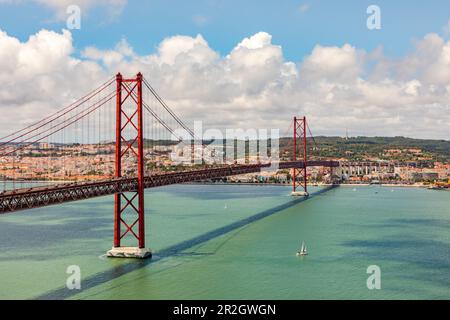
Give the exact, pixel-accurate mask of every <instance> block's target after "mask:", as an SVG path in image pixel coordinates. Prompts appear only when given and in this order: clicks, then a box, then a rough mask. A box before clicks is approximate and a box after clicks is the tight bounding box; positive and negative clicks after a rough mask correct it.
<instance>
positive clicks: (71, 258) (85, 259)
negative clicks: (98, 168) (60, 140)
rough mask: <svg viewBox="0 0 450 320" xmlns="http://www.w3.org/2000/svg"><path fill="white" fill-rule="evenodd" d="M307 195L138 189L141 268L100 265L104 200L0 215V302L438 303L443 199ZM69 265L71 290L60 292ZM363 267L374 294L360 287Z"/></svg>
mask: <svg viewBox="0 0 450 320" xmlns="http://www.w3.org/2000/svg"><path fill="white" fill-rule="evenodd" d="M319 190H320V189H319V188H315V189H312V193H313V195H312V196H311V197H310V198H309V199H308V200H306V201H301V200H300V199H297V198H293V197H291V196H290V195H289V193H290V188H289V187H283V186H256V185H253V186H252V185H250V186H246V185H176V186H169V187H163V188H158V189H152V190H148V191H146V198H145V204H146V228H147V245H148V246H149V247H150V248H152V251H153V252H154V256H153V258H152V259H151V260H130V259H111V258H106V257H105V256H104V254H105V252H106V251H107V250H108V249H110V248H111V245H112V236H113V235H112V230H113V198H112V197H103V198H97V199H92V200H88V201H81V202H73V203H68V204H64V205H58V206H52V207H47V208H40V209H34V210H28V211H22V212H17V213H11V214H6V215H0V299H449V298H450V192H448V191H432V190H426V189H418V188H391V187H380V186H369V187H367V186H366V187H363V186H361V187H349V186H342V187H339V188H334V189H331V190H328V191H326V192H318V191H319ZM317 192H318V193H317ZM302 241H305V242H306V244H307V246H308V251H309V255H308V256H306V257H297V256H296V251H297V250H298V249H299V246H300V244H301V242H302ZM70 265H77V266H79V267H80V270H81V290H76V289H75V290H69V289H67V288H66V287H65V283H66V279H67V277H68V276H69V275H68V274H67V273H66V269H67V267H68V266H70ZM370 265H377V266H379V267H380V269H381V290H369V289H368V288H367V286H366V280H367V278H368V276H369V275H368V274H367V272H366V271H367V267H368V266H370Z"/></svg>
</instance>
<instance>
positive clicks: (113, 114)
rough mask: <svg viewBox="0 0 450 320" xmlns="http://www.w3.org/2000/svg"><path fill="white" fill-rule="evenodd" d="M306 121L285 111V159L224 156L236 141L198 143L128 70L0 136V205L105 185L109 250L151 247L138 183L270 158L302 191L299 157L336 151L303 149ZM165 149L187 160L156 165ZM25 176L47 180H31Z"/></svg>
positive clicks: (186, 177) (71, 195) (251, 167)
mask: <svg viewBox="0 0 450 320" xmlns="http://www.w3.org/2000/svg"><path fill="white" fill-rule="evenodd" d="M308 130H309V126H308V124H307V122H306V118H305V117H302V118H297V117H295V118H294V121H293V138H294V139H293V150H292V155H291V160H290V161H274V160H273V159H272V158H271V157H269V156H268V157H264V156H263V155H262V154H261V152H260V151H261V150H260V149H258V150H256V157H255V160H254V161H253V163H252V161H250V160H249V155H248V153H249V152H247V155H246V157H245V159H244V160H243V163H238V161H237V160H239V159H237V157H236V155H234V156H233V157H231V158H230V157H229V155H228V152H227V148H231V149H232V150H234V149H235V148H236V141H231V145H230V141H228V142H227V141H225V140H224V141H222V144H221V145H213V144H211V143H210V144H208V143H206V142H205V141H204V140H203V138H201V137H198V136H196V134H195V132H194V131H193V130H191V129H190V128H189V127H188V126H187V125H186V124H185V122H184V121H183V120H182V119H181V118H180V117H179V116H177V115H176V114H175V112H174V111H173V110H172V109H171V108H170V107H169V106H168V105H167V103H166V102H165V101H164V100H163V99H162V98H161V96H159V94H158V93H157V92H156V91H155V90H154V89H153V87H152V86H151V85H150V84H149V82H148V81H147V80H146V79H145V78H144V77H143V76H142V74H140V73H139V74H138V75H137V76H136V77H135V78H130V79H125V78H123V77H122V75H121V74H118V75H117V76H116V77H115V78H111V79H109V80H108V81H107V82H105V83H103V84H102V85H101V86H100V87H98V88H96V89H95V90H93V91H91V92H90V93H89V94H87V95H85V96H83V97H82V98H80V99H78V100H76V101H75V102H73V103H72V104H70V105H68V106H66V107H64V108H62V109H60V110H58V111H57V112H55V113H53V114H51V115H49V116H46V117H44V118H43V119H42V120H40V121H38V122H35V123H33V124H31V125H29V126H26V127H25V128H23V129H21V130H18V131H15V132H13V133H11V134H8V135H6V136H4V137H3V138H1V139H0V167H2V168H3V169H2V171H0V176H1V175H3V176H4V181H5V182H4V191H3V192H1V193H0V214H2V213H8V212H15V211H19V210H25V209H33V208H38V207H45V206H50V205H55V204H61V203H65V202H70V201H78V200H85V199H90V198H94V197H100V196H106V195H114V247H113V249H112V250H111V251H110V252H109V254H110V255H112V256H133V257H145V256H148V255H150V252H149V251H147V250H146V249H145V229H144V217H145V214H144V190H145V189H146V188H154V187H159V186H165V185H171V184H178V183H185V182H194V181H203V180H216V179H221V178H224V177H229V176H235V175H240V174H248V173H256V172H259V171H261V170H270V169H273V168H277V169H291V170H292V188H293V195H300V196H307V195H308V189H307V188H308V186H307V167H312V166H324V167H329V168H335V167H338V166H339V162H336V161H323V160H309V159H308V155H307V131H308ZM309 134H311V133H310V131H309ZM311 137H312V135H311ZM175 144H176V146H175ZM196 146H197V147H198V146H199V149H200V150H201V151H200V154H201V156H200V161H198V159H197V160H196V158H195V157H196ZM174 150H175V151H174ZM170 153H175V154H176V155H180V154H181V155H182V156H183V159H185V161H184V164H188V165H189V168H187V169H186V168H185V167H184V166H183V165H177V166H173V165H171V164H170V163H169V164H167V165H165V164H164V162H168V160H167V158H168V157H169V156H170ZM269 153H270V152H269ZM186 159H187V160H186ZM206 162H209V164H206ZM30 172H32V174H30ZM30 180H39V181H47V182H46V183H45V185H38V186H34V187H30V183H29V182H30ZM48 181H53V183H48ZM55 181H56V182H55ZM126 237H127V239H128V243H130V242H129V241H130V239H131V241H133V242H134V243H132V247H124V246H123V243H124V240H125V238H126ZM136 242H137V244H136Z"/></svg>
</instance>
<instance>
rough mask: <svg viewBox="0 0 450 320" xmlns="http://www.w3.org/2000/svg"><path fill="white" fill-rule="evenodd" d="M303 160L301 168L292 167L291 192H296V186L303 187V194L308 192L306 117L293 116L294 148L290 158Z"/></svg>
mask: <svg viewBox="0 0 450 320" xmlns="http://www.w3.org/2000/svg"><path fill="white" fill-rule="evenodd" d="M300 159H301V160H303V163H304V167H303V168H294V169H292V192H293V193H296V192H298V191H297V188H298V187H300V188H302V189H303V192H304V194H305V195H307V194H308V181H307V176H306V168H307V148H306V117H303V118H297V117H294V149H293V155H292V160H293V161H297V160H300Z"/></svg>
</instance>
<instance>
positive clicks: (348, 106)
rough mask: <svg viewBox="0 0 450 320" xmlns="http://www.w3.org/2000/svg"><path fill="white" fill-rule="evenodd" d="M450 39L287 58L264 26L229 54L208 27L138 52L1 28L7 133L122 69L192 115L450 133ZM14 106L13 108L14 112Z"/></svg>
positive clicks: (357, 130)
mask: <svg viewBox="0 0 450 320" xmlns="http://www.w3.org/2000/svg"><path fill="white" fill-rule="evenodd" d="M449 67H450V41H445V40H444V39H443V38H441V37H440V36H439V35H437V34H428V35H426V36H425V37H424V38H423V39H420V40H418V41H417V42H416V43H414V50H413V51H412V52H411V53H410V54H409V55H407V56H405V57H403V58H401V59H390V58H388V57H386V56H385V55H384V54H383V51H382V49H381V48H380V49H377V50H375V51H373V52H366V51H365V50H363V49H358V48H355V47H354V46H352V45H351V44H344V45H343V46H341V47H326V46H321V45H317V46H316V47H315V48H314V49H313V50H312V52H311V53H310V54H309V55H307V56H306V57H304V58H303V60H302V61H287V60H286V59H285V58H284V55H283V50H282V48H281V47H280V46H278V45H276V44H274V43H273V39H272V36H271V35H270V34H268V33H265V32H259V33H257V34H254V35H252V36H249V37H248V38H245V39H242V41H240V42H239V43H238V44H236V46H235V47H234V48H233V49H232V50H231V52H229V53H228V54H226V55H225V56H222V55H221V54H220V53H219V52H217V51H215V50H214V49H212V48H211V47H210V46H209V44H208V42H207V41H206V40H205V39H204V38H203V37H202V36H201V35H197V36H196V37H189V36H181V35H177V36H173V37H169V38H166V39H165V40H163V41H162V42H161V43H160V44H159V46H158V47H157V50H156V52H154V53H151V54H149V55H143V56H141V55H138V54H136V53H135V52H134V51H133V48H132V47H131V46H130V45H129V44H128V43H127V41H126V40H124V39H123V40H121V41H119V42H118V44H117V45H116V46H115V47H114V48H111V49H110V50H100V49H98V48H96V47H88V48H84V49H83V50H82V54H81V56H80V57H76V56H75V55H74V46H73V40H72V36H71V33H70V32H69V31H66V30H63V31H62V32H60V33H57V32H53V31H47V30H42V31H40V32H38V33H37V34H35V35H32V36H30V38H29V39H28V40H27V41H25V42H20V41H19V40H18V39H16V38H14V37H12V36H9V35H7V34H6V33H5V32H3V31H0V79H1V80H2V83H3V85H2V86H1V87H0V111H1V112H2V114H7V115H8V116H7V117H1V118H0V134H7V133H9V132H11V131H12V130H13V129H18V126H19V125H20V126H22V125H25V124H28V123H30V122H33V121H35V120H37V119H39V118H40V117H41V116H42V115H43V114H45V113H48V112H51V111H54V110H56V109H58V108H59V107H62V106H63V105H64V104H67V103H69V102H71V101H72V100H73V99H74V98H78V97H79V96H82V95H83V94H84V93H86V92H88V91H90V89H92V88H94V87H95V86H97V85H98V84H100V83H102V82H103V81H104V80H105V79H107V78H109V77H110V76H112V75H113V74H115V73H116V72H118V71H120V72H122V73H123V74H124V75H127V76H129V75H133V74H136V73H137V72H138V71H141V72H142V73H144V76H145V77H146V78H147V79H148V80H149V81H150V83H151V84H152V85H153V86H154V87H155V88H156V89H157V90H158V92H159V93H160V95H161V96H162V97H164V98H165V99H166V100H167V102H168V103H169V104H170V105H171V106H172V108H173V109H174V110H175V111H176V112H177V113H178V114H179V115H181V116H182V117H183V118H185V119H187V123H189V124H192V121H194V120H203V122H204V127H206V128H208V127H209V128H220V129H224V128H244V129H245V128H280V132H281V133H284V132H285V131H286V130H287V129H288V128H289V125H290V121H291V118H292V117H293V116H294V115H306V116H307V117H308V119H309V122H310V124H311V128H312V129H313V131H314V133H315V134H316V135H319V134H324V135H344V133H345V130H346V128H348V131H349V133H350V134H351V135H378V136H395V135H404V136H410V137H419V138H440V139H449V136H450V135H449V132H450V73H448V70H449ZM12 110H14V113H12V112H11V111H12Z"/></svg>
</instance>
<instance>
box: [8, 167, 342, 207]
mask: <svg viewBox="0 0 450 320" xmlns="http://www.w3.org/2000/svg"><path fill="white" fill-rule="evenodd" d="M274 165H276V164H274ZM304 166H305V164H304V162H303V161H286V162H279V163H278V169H290V168H304ZM307 166H308V167H314V166H323V167H338V166H339V162H337V161H310V162H308V163H307ZM270 167H271V164H270V163H265V164H237V165H229V166H222V167H215V168H207V169H194V170H183V171H175V172H165V173H158V174H154V175H151V176H146V177H145V178H144V185H145V188H146V189H147V188H155V187H160V186H167V185H171V184H178V183H184V182H195V181H202V180H210V179H219V178H224V177H229V176H235V175H240V174H246V173H255V172H259V171H260V170H264V169H266V170H269V169H270ZM274 167H276V166H274ZM136 189H137V178H115V179H108V180H99V181H92V182H76V183H64V184H57V185H50V186H41V187H32V188H21V189H15V190H10V191H5V192H3V193H1V194H0V214H2V213H7V212H14V211H19V210H25V209H33V208H39V207H45V206H50V205H54V204H60V203H65V202H70V201H78V200H85V199H90V198H95V197H100V196H106V195H112V194H115V193H121V192H132V191H136Z"/></svg>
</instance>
